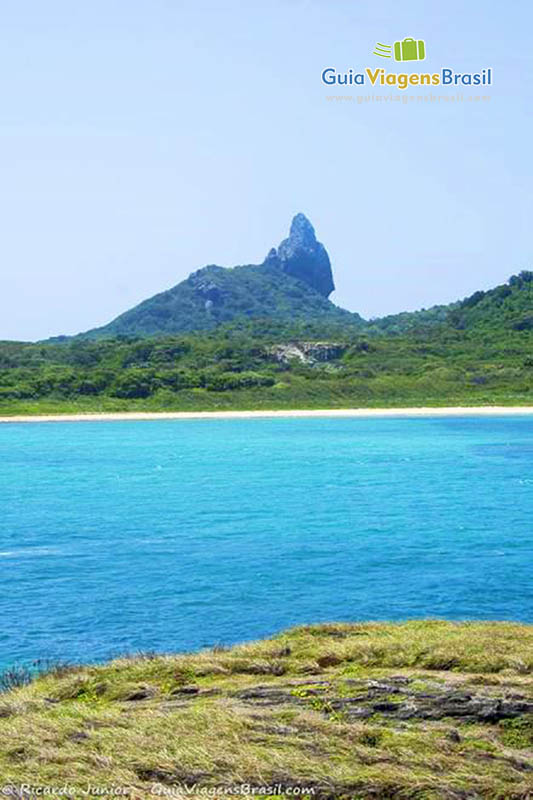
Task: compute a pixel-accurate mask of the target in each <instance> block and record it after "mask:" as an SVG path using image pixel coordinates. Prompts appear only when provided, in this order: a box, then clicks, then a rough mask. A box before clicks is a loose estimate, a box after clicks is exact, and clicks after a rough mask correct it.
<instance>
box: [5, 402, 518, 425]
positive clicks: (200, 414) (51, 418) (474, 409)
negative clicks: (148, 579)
mask: <svg viewBox="0 0 533 800" xmlns="http://www.w3.org/2000/svg"><path fill="white" fill-rule="evenodd" d="M528 414H533V406H466V407H461V406H450V407H439V408H430V407H425V408H331V409H294V410H281V411H121V412H109V413H95V414H47V415H45V414H43V415H37V414H36V415H27V416H23V415H17V416H12V417H5V416H4V417H0V423H10V422H18V423H23V422H121V421H122V422H127V421H128V420H129V421H132V420H147V421H149V420H196V419H260V418H269V417H270V418H272V417H360V418H368V417H494V416H527V415H528Z"/></svg>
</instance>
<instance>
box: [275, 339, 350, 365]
mask: <svg viewBox="0 0 533 800" xmlns="http://www.w3.org/2000/svg"><path fill="white" fill-rule="evenodd" d="M346 349H347V345H345V344H339V343H337V342H290V343H289V344H276V345H273V346H272V347H271V348H270V350H269V353H270V355H271V356H273V357H274V359H275V360H276V361H279V362H281V363H282V364H288V363H290V362H291V361H293V360H297V361H301V363H302V364H316V362H317V361H320V362H326V361H335V360H336V359H338V358H340V357H341V356H342V354H343V353H344V352H345V350H346Z"/></svg>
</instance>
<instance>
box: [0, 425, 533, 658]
mask: <svg viewBox="0 0 533 800" xmlns="http://www.w3.org/2000/svg"><path fill="white" fill-rule="evenodd" d="M532 565H533V417H526V418H511V417H507V418H481V417H480V418H466V417H465V418H459V417H455V418H451V417H450V418H425V419H253V420H209V421H203V420H202V421H186V422H183V421H158V422H115V423H96V422H93V423H72V424H71V423H48V424H20V425H19V424H17V425H15V424H13V425H3V426H0V581H1V592H0V664H4V665H5V664H10V663H14V662H21V661H28V660H31V659H34V658H62V659H66V660H84V661H87V660H95V659H101V658H105V657H108V656H113V655H117V654H119V653H123V652H125V651H130V652H131V651H136V650H140V649H143V650H151V649H154V650H167V651H168V650H172V651H178V650H185V649H190V648H197V647H201V646H207V645H214V644H217V643H230V642H235V641H239V640H244V639H250V638H255V637H262V636H266V635H268V634H271V633H274V632H275V631H278V630H280V629H282V628H284V627H286V626H289V625H294V624H297V623H305V622H318V621H323V620H366V619H401V618H406V617H425V616H434V617H445V618H450V619H461V618H476V619H516V620H523V621H530V622H531V621H533V606H532V599H533V580H532Z"/></svg>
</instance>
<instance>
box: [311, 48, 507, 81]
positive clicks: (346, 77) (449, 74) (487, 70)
mask: <svg viewBox="0 0 533 800" xmlns="http://www.w3.org/2000/svg"><path fill="white" fill-rule="evenodd" d="M373 54H374V55H375V56H379V58H393V57H394V60H395V61H399V62H402V63H404V62H410V61H425V60H426V43H425V41H424V39H412V38H411V37H409V36H408V37H406V38H405V39H401V40H399V41H397V42H394V44H393V45H390V44H383V42H377V44H376V46H375V48H374V51H373ZM407 68H408V67H407ZM404 69H405V67H404ZM433 70H434V71H432V72H395V71H388V70H385V69H384V68H380V67H365V68H364V69H363V68H361V67H359V68H358V69H357V68H350V69H348V70H344V71H338V70H337V69H335V68H334V67H327V68H326V69H323V70H322V83H324V84H325V85H326V86H335V85H337V86H365V85H366V84H370V85H371V86H373V87H374V86H375V87H376V88H377V87H379V86H384V87H389V86H391V87H395V88H396V89H398V90H400V91H401V92H402V91H405V90H406V89H408V88H410V87H412V86H416V87H419V86H431V87H434V86H452V87H462V86H492V67H482V68H481V69H479V71H478V72H456V71H455V70H454V69H452V68H451V67H449V66H445V67H440V68H437V69H435V68H433Z"/></svg>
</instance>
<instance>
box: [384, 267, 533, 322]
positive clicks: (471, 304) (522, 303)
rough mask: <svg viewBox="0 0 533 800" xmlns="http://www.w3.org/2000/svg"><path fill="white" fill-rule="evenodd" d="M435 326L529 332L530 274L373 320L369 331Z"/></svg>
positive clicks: (532, 319) (532, 289)
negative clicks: (462, 296) (450, 300)
mask: <svg viewBox="0 0 533 800" xmlns="http://www.w3.org/2000/svg"><path fill="white" fill-rule="evenodd" d="M437 326H441V327H445V328H449V329H452V330H477V331H483V330H484V331H489V330H517V331H524V330H533V272H530V271H526V270H525V271H523V272H520V274H518V275H513V276H512V277H511V278H509V281H508V282H507V283H504V284H502V285H500V286H496V287H495V288H494V289H489V290H488V291H478V292H474V294H472V295H471V296H470V297H466V298H465V299H464V300H462V301H457V302H456V303H450V304H449V305H445V306H434V307H433V308H429V309H423V310H422V311H413V312H403V313H400V314H393V315H390V316H388V317H382V318H381V319H377V320H373V321H372V323H370V330H373V331H374V332H377V333H406V332H409V331H415V330H422V329H424V328H434V327H437Z"/></svg>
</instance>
